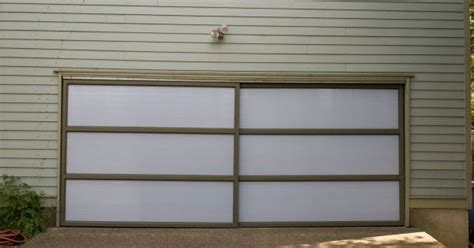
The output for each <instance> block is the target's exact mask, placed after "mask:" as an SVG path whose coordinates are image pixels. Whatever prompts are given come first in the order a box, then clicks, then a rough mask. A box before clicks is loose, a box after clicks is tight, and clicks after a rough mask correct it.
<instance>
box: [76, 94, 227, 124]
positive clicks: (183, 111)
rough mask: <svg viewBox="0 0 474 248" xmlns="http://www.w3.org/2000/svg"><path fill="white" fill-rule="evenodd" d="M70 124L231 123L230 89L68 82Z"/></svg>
mask: <svg viewBox="0 0 474 248" xmlns="http://www.w3.org/2000/svg"><path fill="white" fill-rule="evenodd" d="M68 125H70V126H136V127H203V128H232V127H233V126H234V89H233V88H206V87H161V86H159V87H158V86H104V85H70V86H69V92H68Z"/></svg>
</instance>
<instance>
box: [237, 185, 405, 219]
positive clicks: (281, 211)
mask: <svg viewBox="0 0 474 248" xmlns="http://www.w3.org/2000/svg"><path fill="white" fill-rule="evenodd" d="M239 185H240V190H239V195H240V200H239V205H240V209H239V213H240V221H241V222H280V221H281V222H286V221H398V220H399V218H400V214H399V185H398V182H241V183H240V184H239Z"/></svg>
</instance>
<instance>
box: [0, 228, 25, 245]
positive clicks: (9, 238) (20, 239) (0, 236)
mask: <svg viewBox="0 0 474 248" xmlns="http://www.w3.org/2000/svg"><path fill="white" fill-rule="evenodd" d="M25 240H26V238H25V236H23V234H22V233H21V231H20V230H9V231H3V232H0V247H2V246H13V245H22V244H24V243H25Z"/></svg>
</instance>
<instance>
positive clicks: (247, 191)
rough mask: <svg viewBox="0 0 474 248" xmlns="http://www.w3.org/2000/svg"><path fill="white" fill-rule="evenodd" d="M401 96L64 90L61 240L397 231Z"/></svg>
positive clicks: (84, 86) (366, 89)
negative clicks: (165, 230)
mask: <svg viewBox="0 0 474 248" xmlns="http://www.w3.org/2000/svg"><path fill="white" fill-rule="evenodd" d="M402 103H403V95H402V88H401V86H398V85H389V84H380V85H362V84H354V85H350V84H336V85H324V84H271V83H268V84H244V83H241V84H239V83H178V82H153V81H107V80H102V81H92V80H78V79H76V80H72V79H71V80H64V82H63V128H62V170H61V171H62V172H61V176H62V177H61V189H62V193H61V209H62V211H61V224H62V225H63V226H170V227H171V226H215V227H225V226H229V227H231V226H232V227H236V226H318V225H319V226H321V225H323V226H335V225H336V226H347V225H360V226H363V225H401V224H403V212H404V205H403V194H404V193H403V187H404V186H403V176H402V175H403V129H402V123H403V113H402V107H401V106H402Z"/></svg>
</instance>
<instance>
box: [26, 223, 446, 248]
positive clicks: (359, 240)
mask: <svg viewBox="0 0 474 248" xmlns="http://www.w3.org/2000/svg"><path fill="white" fill-rule="evenodd" d="M372 246H374V247H375V246H390V247H445V246H443V245H442V244H441V243H440V242H438V241H437V240H435V239H434V238H433V237H431V236H430V235H429V234H427V233H425V232H423V231H420V230H418V229H415V228H403V227H343V228H340V227H335V228H226V229H218V228H50V229H48V231H47V232H46V233H42V234H40V235H38V236H37V237H35V238H34V239H32V240H30V241H29V242H27V244H26V245H25V246H24V247H28V248H33V247H48V248H55V247H69V248H74V247H101V248H105V247H114V248H120V247H282V248H283V247H284V248H292V247H317V248H324V247H372Z"/></svg>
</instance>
